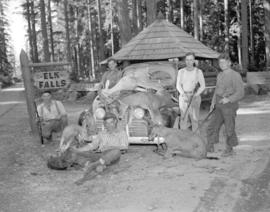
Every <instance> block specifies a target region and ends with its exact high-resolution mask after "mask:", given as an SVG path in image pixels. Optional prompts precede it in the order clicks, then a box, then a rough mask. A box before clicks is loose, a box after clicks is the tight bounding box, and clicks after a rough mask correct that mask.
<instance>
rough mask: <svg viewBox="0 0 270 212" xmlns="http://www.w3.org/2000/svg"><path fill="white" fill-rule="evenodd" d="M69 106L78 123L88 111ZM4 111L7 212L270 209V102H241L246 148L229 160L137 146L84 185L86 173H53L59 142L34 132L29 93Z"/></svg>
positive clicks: (3, 202) (9, 97)
mask: <svg viewBox="0 0 270 212" xmlns="http://www.w3.org/2000/svg"><path fill="white" fill-rule="evenodd" d="M64 104H65V106H66V108H67V111H68V113H69V114H70V116H69V119H70V120H71V122H74V123H75V122H76V119H77V117H78V115H79V113H80V112H81V111H82V110H83V109H84V108H87V107H88V106H87V105H86V104H82V103H68V102H65V103H64ZM0 105H1V106H0V160H1V163H0V188H1V190H0V197H1V198H0V211H1V212H2V211H3V212H14V211H27V212H28V211H38V212H41V211H44V212H46V211H48V212H49V211H50V212H58V211H59V212H60V211H61V212H62V211H65V212H66V211H72V212H76V211H123V212H129V211H131V212H132V211H140V212H141V211H142V212H143V211H165V212H166V211H177V212H189V211H197V212H199V211H205V212H209V211H219V212H222V211H224V212H229V211H234V212H238V211H267V208H268V206H269V205H267V204H266V203H265V204H261V203H262V202H267V201H268V202H269V196H268V195H269V194H268V190H267V188H268V182H269V180H270V176H269V175H270V174H269V172H270V171H269V170H270V167H269V156H268V155H269V147H270V146H269V144H270V143H269V132H270V125H269V118H270V97H269V96H261V97H256V96H249V97H247V98H246V99H244V100H243V102H242V103H241V109H240V110H239V115H238V118H237V132H238V135H239V138H240V145H239V146H238V147H237V148H236V149H235V152H236V154H235V155H234V156H232V157H230V158H221V159H220V160H217V161H214V160H201V161H195V160H192V159H185V158H180V157H176V158H166V159H164V158H162V157H160V156H159V155H157V154H155V153H153V151H152V150H153V149H154V147H153V146H131V147H130V150H129V152H128V153H127V154H125V155H123V156H122V158H121V161H120V162H119V164H117V165H115V166H114V167H113V169H111V171H110V172H108V173H106V174H104V175H101V176H98V177H97V178H96V179H94V180H91V181H89V182H86V183H85V184H84V185H83V186H76V185H75V184H74V181H76V180H77V179H79V178H80V177H81V176H82V171H81V170H71V171H52V170H49V169H48V168H47V167H46V159H47V157H48V155H49V154H51V153H52V152H53V150H54V149H55V148H56V146H57V145H58V144H57V142H54V143H50V144H46V145H44V146H42V145H40V143H39V141H38V138H35V137H33V136H32V135H31V134H30V127H29V123H28V118H27V110H26V104H25V102H24V96H23V90H20V89H17V90H15V91H14V90H12V89H10V90H3V91H1V92H0ZM202 112H203V114H204V115H205V114H206V111H202ZM202 118H203V116H202ZM216 148H217V149H221V148H222V144H221V145H218V146H216ZM216 155H217V156H219V155H220V152H217V153H216ZM254 189H257V190H255V191H254ZM254 209H256V210H254ZM268 211H269V210H268Z"/></svg>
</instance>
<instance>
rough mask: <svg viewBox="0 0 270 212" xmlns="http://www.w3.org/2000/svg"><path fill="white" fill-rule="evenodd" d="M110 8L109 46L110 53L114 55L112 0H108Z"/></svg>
mask: <svg viewBox="0 0 270 212" xmlns="http://www.w3.org/2000/svg"><path fill="white" fill-rule="evenodd" d="M110 10H111V44H112V45H111V46H112V55H114V34H113V17H114V16H113V5H112V0H110Z"/></svg>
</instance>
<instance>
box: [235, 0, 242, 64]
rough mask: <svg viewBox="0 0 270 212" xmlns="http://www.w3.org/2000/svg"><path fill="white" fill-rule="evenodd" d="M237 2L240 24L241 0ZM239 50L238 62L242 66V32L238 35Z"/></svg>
mask: <svg viewBox="0 0 270 212" xmlns="http://www.w3.org/2000/svg"><path fill="white" fill-rule="evenodd" d="M236 3H237V10H236V14H237V22H238V23H239V24H240V22H241V17H240V2H239V0H237V1H236ZM237 52H238V63H239V65H240V67H241V68H242V54H241V35H240V34H239V35H238V36H237Z"/></svg>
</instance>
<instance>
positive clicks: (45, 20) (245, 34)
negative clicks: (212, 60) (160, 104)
mask: <svg viewBox="0 0 270 212" xmlns="http://www.w3.org/2000/svg"><path fill="white" fill-rule="evenodd" d="M8 2H9V1H7V0H0V79H1V76H2V78H4V76H12V75H13V74H14V71H15V56H14V46H13V44H12V42H11V39H10V37H11V35H10V30H9V26H10V23H9V21H8V18H7V15H6V11H7V5H8ZM21 2H22V4H21V5H20V7H21V8H22V11H23V17H24V18H25V21H26V23H27V29H26V30H27V33H26V35H25V36H26V41H27V44H26V51H27V53H28V55H29V58H30V60H31V61H32V62H34V63H39V62H53V61H69V62H71V63H72V70H73V71H72V78H73V79H74V80H85V81H93V80H99V78H100V75H101V74H102V73H103V71H104V66H101V65H100V64H101V63H102V61H104V60H105V59H106V58H109V57H110V56H112V55H113V54H114V53H115V52H117V51H118V50H119V49H121V47H123V46H124V45H125V44H126V43H127V42H128V41H129V40H130V39H131V38H132V37H134V36H136V35H137V34H138V33H139V32H140V31H142V30H143V29H145V28H146V27H147V26H149V25H150V24H151V23H152V22H153V21H155V20H156V18H157V15H158V13H162V14H163V16H164V18H165V19H167V20H168V21H169V22H171V23H173V24H175V25H177V26H178V27H180V28H182V29H184V30H185V31H186V32H188V33H189V34H191V35H192V36H194V38H195V39H198V40H200V41H201V42H202V43H204V44H205V45H207V46H209V47H210V48H212V49H213V50H215V51H217V52H225V53H227V54H229V55H230V57H231V59H232V61H233V63H234V64H235V65H236V66H237V67H238V68H239V69H240V70H241V71H242V72H244V73H245V72H246V71H264V70H269V67H270V51H269V50H270V0H230V1H229V0H159V1H158V0H62V1H61V0H38V1H37V0H35V1H34V0H22V1H21Z"/></svg>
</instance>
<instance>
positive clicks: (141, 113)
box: [134, 107, 145, 119]
mask: <svg viewBox="0 0 270 212" xmlns="http://www.w3.org/2000/svg"><path fill="white" fill-rule="evenodd" d="M144 114H145V112H144V109H142V108H140V107H137V108H135V109H134V116H135V118H136V119H142V118H143V117H144Z"/></svg>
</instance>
